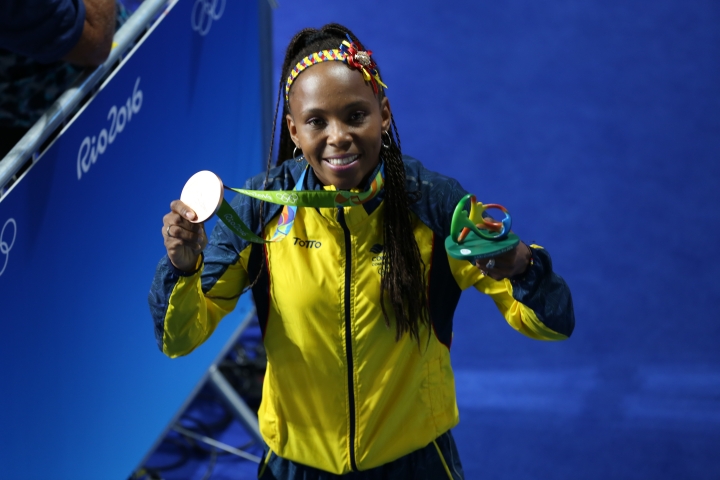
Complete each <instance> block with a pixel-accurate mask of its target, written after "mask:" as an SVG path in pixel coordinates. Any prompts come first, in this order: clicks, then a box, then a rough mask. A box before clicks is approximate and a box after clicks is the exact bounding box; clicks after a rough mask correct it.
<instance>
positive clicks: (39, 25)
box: [0, 0, 85, 63]
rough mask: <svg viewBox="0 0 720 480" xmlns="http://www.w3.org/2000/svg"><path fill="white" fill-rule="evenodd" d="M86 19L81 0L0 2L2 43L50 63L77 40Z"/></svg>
mask: <svg viewBox="0 0 720 480" xmlns="http://www.w3.org/2000/svg"><path fill="white" fill-rule="evenodd" d="M84 23H85V4H84V3H83V2H82V1H80V0H4V1H3V2H2V3H0V47H2V48H5V49H7V50H10V51H12V52H14V53H19V54H21V55H24V56H26V57H30V58H32V59H33V60H35V61H38V62H42V63H50V62H54V61H57V60H60V59H62V58H63V57H64V56H65V55H67V54H68V53H69V52H70V50H72V48H73V47H74V46H75V45H76V44H77V42H78V40H79V39H80V36H81V35H82V31H83V25H84Z"/></svg>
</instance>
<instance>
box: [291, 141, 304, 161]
mask: <svg viewBox="0 0 720 480" xmlns="http://www.w3.org/2000/svg"><path fill="white" fill-rule="evenodd" d="M297 151H298V147H297V145H295V148H293V160H295V161H296V162H298V163H300V162H301V161H302V160H303V159H304V158H305V157H304V156H303V154H302V150H300V156H299V157H298V156H297Z"/></svg>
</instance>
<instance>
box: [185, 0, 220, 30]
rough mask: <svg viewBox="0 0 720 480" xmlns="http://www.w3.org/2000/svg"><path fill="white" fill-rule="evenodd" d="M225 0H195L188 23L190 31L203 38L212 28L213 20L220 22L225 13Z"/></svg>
mask: <svg viewBox="0 0 720 480" xmlns="http://www.w3.org/2000/svg"><path fill="white" fill-rule="evenodd" d="M225 1H226V0H195V5H193V10H192V15H191V17H190V23H191V24H192V29H193V30H195V31H196V32H198V33H199V34H200V35H201V36H203V37H204V36H205V35H207V34H208V32H209V31H210V27H212V22H213V21H214V20H220V18H222V15H223V12H224V11H225Z"/></svg>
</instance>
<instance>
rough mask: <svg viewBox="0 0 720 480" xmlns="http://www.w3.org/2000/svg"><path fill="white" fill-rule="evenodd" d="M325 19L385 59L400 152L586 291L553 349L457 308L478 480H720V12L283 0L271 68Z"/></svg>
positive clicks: (469, 455)
mask: <svg viewBox="0 0 720 480" xmlns="http://www.w3.org/2000/svg"><path fill="white" fill-rule="evenodd" d="M331 21H332V22H340V23H343V24H345V25H347V26H349V27H350V28H351V29H352V30H353V31H354V32H355V33H356V34H357V35H358V36H359V37H360V39H361V40H362V41H363V42H364V43H365V45H366V47H367V48H369V49H371V50H373V51H374V53H375V58H376V60H377V62H378V65H379V66H380V68H381V70H382V75H383V80H384V81H385V83H387V85H388V86H389V89H388V91H387V93H388V96H389V98H390V102H391V105H392V108H393V112H394V114H395V117H396V120H397V123H398V128H399V129H400V134H401V137H402V146H403V151H404V152H405V153H407V154H410V155H413V156H415V157H417V158H419V159H421V160H422V161H423V162H424V163H426V164H427V165H428V166H429V167H430V168H432V169H435V170H438V171H441V172H444V173H446V174H448V175H451V176H453V177H456V178H458V179H460V180H461V181H462V183H463V185H464V186H465V188H466V189H468V190H469V191H472V192H474V193H476V194H477V195H478V199H479V200H481V201H483V202H498V203H501V204H503V205H505V206H507V207H508V208H509V209H510V211H511V212H512V214H513V217H514V224H513V225H514V228H515V230H516V232H517V233H518V234H519V235H520V236H521V238H523V239H524V240H526V241H536V242H537V243H539V244H541V245H543V246H545V247H546V248H547V249H548V250H549V251H550V252H551V254H552V255H553V259H554V262H555V267H556V270H557V271H558V272H559V273H560V274H561V275H563V276H564V277H565V278H566V280H567V281H568V283H569V284H570V286H571V288H572V291H573V294H574V300H575V308H576V315H577V328H576V332H575V334H574V336H573V337H572V338H571V339H570V340H569V341H567V342H564V343H559V344H549V343H539V342H534V341H531V340H528V339H525V338H524V337H522V336H520V335H518V334H517V333H515V332H514V331H513V330H511V329H510V328H509V327H508V326H507V325H506V324H505V323H504V321H503V320H502V318H501V317H500V315H499V314H497V313H496V311H495V310H494V307H493V306H492V304H491V302H489V301H488V299H486V298H483V297H482V296H481V295H479V294H477V292H473V291H469V292H466V294H465V295H464V296H463V299H462V301H461V305H460V307H459V310H458V312H457V315H456V328H455V339H454V343H453V364H454V367H455V370H456V372H457V376H458V387H457V388H458V402H459V404H460V416H461V423H460V426H459V427H458V428H457V429H456V430H455V435H456V437H457V438H458V443H459V448H460V452H461V454H462V457H463V461H464V464H465V467H466V473H467V478H470V479H475V478H508V479H516V478H542V479H555V478H557V479H566V478H583V479H591V478H592V479H594V478H597V479H606V478H627V479H630V478H633V479H635V478H637V479H645V478H719V477H720V463H719V462H718V461H717V460H716V449H717V445H720V348H718V343H720V314H718V313H717V308H718V304H720V281H718V280H717V271H718V261H717V259H716V258H715V257H716V256H717V255H716V250H717V249H716V248H715V245H716V241H717V238H718V236H719V234H720V222H719V220H720V218H719V216H720V214H719V213H718V211H719V210H718V206H719V205H720V189H719V188H718V185H720V162H718V159H719V158H720V29H718V25H720V9H719V8H718V5H717V2H712V1H700V0H690V1H680V0H659V1H654V2H650V1H639V0H625V1H615V0H611V1H597V0H594V1H589V2H573V1H567V0H561V1H554V2H536V1H527V0H526V1H522V0H515V1H499V2H476V1H470V0H461V1H450V2H449V1H443V2H440V1H412V2H410V1H400V2H381V1H377V0H376V1H370V0H369V1H366V2H357V1H353V2H351V1H345V0H336V1H333V2H326V1H319V0H307V1H303V2H289V1H285V2H281V5H280V8H278V9H277V10H276V11H275V23H274V25H275V31H274V41H275V59H274V60H275V65H276V66H277V67H276V68H279V65H280V64H281V62H282V57H283V53H284V48H285V46H286V45H287V42H288V41H289V39H290V38H291V37H292V35H293V34H294V33H296V32H297V31H298V30H299V29H301V28H303V27H307V26H313V27H320V26H321V25H323V24H324V23H327V22H331ZM277 74H278V72H277V70H276V75H277Z"/></svg>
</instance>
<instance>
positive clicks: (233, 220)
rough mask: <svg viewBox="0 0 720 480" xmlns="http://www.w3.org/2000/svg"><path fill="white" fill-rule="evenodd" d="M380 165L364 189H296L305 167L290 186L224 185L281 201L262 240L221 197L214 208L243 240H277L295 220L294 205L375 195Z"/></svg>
mask: <svg viewBox="0 0 720 480" xmlns="http://www.w3.org/2000/svg"><path fill="white" fill-rule="evenodd" d="M384 168H385V167H384V166H383V167H381V168H380V170H379V171H378V173H377V175H375V178H374V179H373V181H372V183H371V184H370V187H369V188H368V189H367V190H365V191H364V192H351V191H348V190H336V191H331V190H300V187H301V186H302V185H303V183H304V180H305V174H306V173H307V168H306V169H305V170H303V172H302V174H301V175H300V178H299V179H298V182H297V185H295V188H294V189H293V190H246V189H244V188H230V187H225V188H226V189H228V190H232V191H233V192H236V193H241V194H243V195H247V196H248V197H252V198H256V199H258V200H263V201H265V202H268V203H274V204H277V205H283V209H282V212H281V213H280V220H279V221H278V224H277V228H276V229H275V233H273V236H272V238H270V240H265V239H263V238H260V237H259V236H257V235H255V234H254V233H253V232H252V230H250V228H248V226H247V225H245V223H244V222H243V221H242V220H241V219H240V216H239V215H238V214H237V213H236V212H235V210H234V209H233V208H232V207H231V206H230V204H229V203H228V201H227V200H225V199H224V198H223V201H222V203H221V204H220V208H218V211H217V215H218V217H219V218H220V220H221V221H222V222H223V223H224V224H225V225H227V227H228V228H229V229H230V230H232V231H233V233H235V235H237V236H238V237H240V238H242V239H243V240H247V241H248V242H252V243H272V242H279V241H280V240H282V239H284V238H285V237H286V236H287V235H288V234H289V233H290V230H291V229H292V226H293V223H295V214H296V212H297V207H313V208H333V207H355V206H358V205H362V204H363V203H365V202H368V201H370V200H372V199H373V198H375V196H376V195H377V194H378V192H380V190H382V188H383V185H384V184H385V180H384V176H383V173H384Z"/></svg>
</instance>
